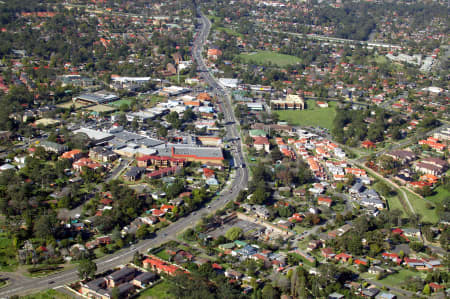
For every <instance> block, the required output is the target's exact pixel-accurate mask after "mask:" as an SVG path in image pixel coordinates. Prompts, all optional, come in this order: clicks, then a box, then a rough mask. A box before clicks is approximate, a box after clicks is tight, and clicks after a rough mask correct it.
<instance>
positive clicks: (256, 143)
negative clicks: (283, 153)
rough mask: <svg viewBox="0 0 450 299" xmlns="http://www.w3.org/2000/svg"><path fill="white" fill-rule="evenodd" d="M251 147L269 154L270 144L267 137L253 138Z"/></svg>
mask: <svg viewBox="0 0 450 299" xmlns="http://www.w3.org/2000/svg"><path fill="white" fill-rule="evenodd" d="M253 147H254V148H255V149H256V150H258V151H262V150H264V151H265V152H266V153H270V142H269V139H267V137H262V136H255V137H253Z"/></svg>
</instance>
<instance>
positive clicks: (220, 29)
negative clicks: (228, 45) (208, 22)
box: [212, 26, 244, 37]
mask: <svg viewBox="0 0 450 299" xmlns="http://www.w3.org/2000/svg"><path fill="white" fill-rule="evenodd" d="M212 29H213V30H217V31H222V32H225V33H226V34H229V35H233V36H238V37H243V36H244V35H243V34H241V33H239V32H237V31H236V30H233V29H231V28H226V27H221V26H213V28H212Z"/></svg>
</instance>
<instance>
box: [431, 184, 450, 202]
mask: <svg viewBox="0 0 450 299" xmlns="http://www.w3.org/2000/svg"><path fill="white" fill-rule="evenodd" d="M434 191H435V192H436V194H434V195H432V196H428V197H426V199H428V200H430V201H432V202H435V203H440V202H442V201H443V200H444V199H446V198H450V191H448V190H447V189H445V188H444V187H442V186H439V187H437V188H436V189H435V190H434Z"/></svg>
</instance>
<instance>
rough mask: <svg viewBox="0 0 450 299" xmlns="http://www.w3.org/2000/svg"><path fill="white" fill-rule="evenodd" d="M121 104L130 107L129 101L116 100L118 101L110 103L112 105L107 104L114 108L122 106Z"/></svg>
mask: <svg viewBox="0 0 450 299" xmlns="http://www.w3.org/2000/svg"><path fill="white" fill-rule="evenodd" d="M122 104H127V105H128V106H130V104H131V100H128V99H121V100H118V101H114V102H112V103H109V105H110V106H114V107H117V108H119V107H120V105H122Z"/></svg>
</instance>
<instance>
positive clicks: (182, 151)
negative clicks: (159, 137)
mask: <svg viewBox="0 0 450 299" xmlns="http://www.w3.org/2000/svg"><path fill="white" fill-rule="evenodd" d="M174 148H175V154H176V155H195V156H198V157H208V158H223V153H222V149H221V148H218V147H174Z"/></svg>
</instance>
